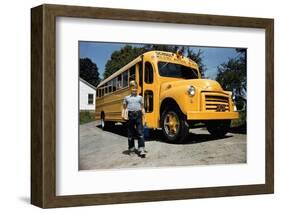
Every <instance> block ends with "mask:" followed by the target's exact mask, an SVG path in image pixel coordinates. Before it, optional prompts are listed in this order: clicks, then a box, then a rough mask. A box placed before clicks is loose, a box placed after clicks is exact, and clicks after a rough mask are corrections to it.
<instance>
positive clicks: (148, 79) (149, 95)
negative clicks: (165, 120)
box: [142, 61, 157, 128]
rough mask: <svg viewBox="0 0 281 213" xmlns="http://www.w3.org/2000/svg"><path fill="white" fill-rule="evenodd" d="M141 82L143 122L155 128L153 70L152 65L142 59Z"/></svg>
mask: <svg viewBox="0 0 281 213" xmlns="http://www.w3.org/2000/svg"><path fill="white" fill-rule="evenodd" d="M142 66H143V82H142V96H143V98H144V109H145V121H144V122H145V123H146V125H147V127H149V128H156V127H157V121H156V119H155V118H156V116H155V115H156V113H155V100H154V99H155V94H154V93H155V90H154V85H155V82H154V81H155V72H154V70H153V65H152V63H151V62H149V61H143V63H142Z"/></svg>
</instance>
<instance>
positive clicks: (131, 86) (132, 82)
mask: <svg viewBox="0 0 281 213" xmlns="http://www.w3.org/2000/svg"><path fill="white" fill-rule="evenodd" d="M129 85H130V88H135V89H137V88H138V84H137V82H136V81H130V84H129Z"/></svg>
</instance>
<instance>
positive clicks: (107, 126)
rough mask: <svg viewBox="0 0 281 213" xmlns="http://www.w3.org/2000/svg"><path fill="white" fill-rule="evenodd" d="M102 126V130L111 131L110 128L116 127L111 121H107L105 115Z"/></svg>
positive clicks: (101, 122) (102, 116)
mask: <svg viewBox="0 0 281 213" xmlns="http://www.w3.org/2000/svg"><path fill="white" fill-rule="evenodd" d="M100 125H101V128H102V130H110V128H112V127H113V126H114V123H113V122H110V121H105V116H104V114H102V115H101V119H100Z"/></svg>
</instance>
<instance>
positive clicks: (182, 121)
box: [161, 107, 189, 143]
mask: <svg viewBox="0 0 281 213" xmlns="http://www.w3.org/2000/svg"><path fill="white" fill-rule="evenodd" d="M161 127H162V132H163V135H164V137H165V139H166V140H167V141H168V142H171V143H182V142H183V141H184V140H185V139H186V138H187V136H188V133H189V125H188V123H187V120H186V118H185V116H184V115H183V114H182V112H181V111H180V109H178V108H177V107H174V108H173V109H172V108H169V109H166V110H164V112H163V113H162V115H161Z"/></svg>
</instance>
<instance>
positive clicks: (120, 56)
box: [103, 45, 146, 78]
mask: <svg viewBox="0 0 281 213" xmlns="http://www.w3.org/2000/svg"><path fill="white" fill-rule="evenodd" d="M144 52H146V49H145V48H143V47H132V46H130V45H126V46H124V47H123V48H122V49H120V50H117V51H114V52H113V53H112V54H111V58H110V59H109V60H108V61H107V63H106V64H105V71H104V74H103V76H104V78H107V77H108V76H110V75H112V74H113V73H115V72H116V71H118V70H119V69H120V68H122V67H123V66H125V65H126V64H128V63H129V62H130V61H132V60H134V59H135V58H137V57H138V56H139V55H141V54H143V53H144Z"/></svg>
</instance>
